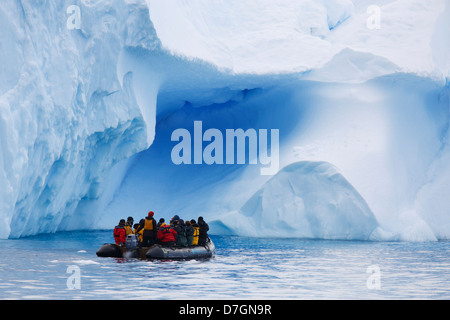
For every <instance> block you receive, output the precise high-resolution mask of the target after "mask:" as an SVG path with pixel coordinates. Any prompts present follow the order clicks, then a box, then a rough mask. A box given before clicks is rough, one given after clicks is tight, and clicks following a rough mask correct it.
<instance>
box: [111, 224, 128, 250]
mask: <svg viewBox="0 0 450 320" xmlns="http://www.w3.org/2000/svg"><path fill="white" fill-rule="evenodd" d="M113 234H114V240H115V241H116V244H118V245H123V244H125V242H126V241H127V235H126V232H125V219H121V220H120V221H119V225H117V226H116V227H115V228H114V233H113Z"/></svg>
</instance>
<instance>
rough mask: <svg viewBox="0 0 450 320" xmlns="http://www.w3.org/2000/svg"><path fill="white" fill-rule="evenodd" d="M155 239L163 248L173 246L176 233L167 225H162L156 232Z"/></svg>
mask: <svg viewBox="0 0 450 320" xmlns="http://www.w3.org/2000/svg"><path fill="white" fill-rule="evenodd" d="M156 238H157V239H158V241H159V243H161V244H162V245H163V246H175V242H176V241H177V232H176V231H175V230H173V229H172V228H171V227H170V226H168V225H167V224H165V223H163V224H162V225H161V227H160V228H159V230H158V234H157V236H156Z"/></svg>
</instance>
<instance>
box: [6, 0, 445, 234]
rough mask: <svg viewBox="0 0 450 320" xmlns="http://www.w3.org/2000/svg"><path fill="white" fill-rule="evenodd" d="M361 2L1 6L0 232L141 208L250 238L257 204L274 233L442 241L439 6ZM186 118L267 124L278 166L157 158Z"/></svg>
mask: <svg viewBox="0 0 450 320" xmlns="http://www.w3.org/2000/svg"><path fill="white" fill-rule="evenodd" d="M370 8H371V9H373V8H375V9H376V10H369V5H368V4H367V3H366V2H364V1H356V0H355V1H350V0H320V1H313V0H299V1H283V0H276V1H273V0H264V1H258V2H252V1H237V0H230V1H226V2H222V1H211V0H201V1H199V0H196V1H181V0H168V1H159V0H117V1H107V0H104V1H73V2H71V1H63V2H57V1H56V2H55V1H47V2H18V1H14V0H5V1H2V3H1V4H0V61H1V62H0V70H1V71H0V72H1V76H0V181H1V183H0V238H8V237H9V238H17V237H23V236H27V235H34V234H38V233H51V232H56V231H65V230H79V229H101V228H105V229H110V228H112V226H114V225H115V224H117V221H118V219H121V218H124V217H125V218H126V217H127V216H130V215H131V216H134V217H135V220H136V219H139V218H141V217H143V216H145V213H146V212H148V211H149V210H153V211H154V212H155V213H156V216H159V217H165V218H166V219H170V218H171V217H172V216H173V215H174V214H179V215H180V216H184V217H186V218H187V217H189V218H197V217H198V216H200V215H202V216H203V217H205V219H206V220H210V221H214V223H213V224H212V228H211V232H212V233H214V232H217V233H224V232H228V234H242V235H252V236H263V235H264V236H267V235H268V234H269V230H266V229H264V228H259V229H258V228H256V229H252V228H253V227H252V228H243V227H242V226H243V225H246V226H257V225H258V223H259V221H262V220H265V219H266V217H267V216H266V215H268V214H270V213H269V211H267V210H269V209H268V208H269V207H267V208H266V207H265V205H264V203H266V202H267V203H270V207H272V208H273V206H275V207H277V206H279V207H280V208H284V209H283V210H284V211H283V212H281V211H280V213H279V214H280V217H279V221H275V223H276V224H277V226H278V227H277V229H276V230H277V231H276V232H275V234H273V235H274V236H283V235H284V234H285V233H286V232H292V235H293V236H299V237H315V238H332V239H338V238H343V239H351V238H355V239H371V240H392V239H394V240H406V241H424V240H437V239H449V238H450V228H448V226H449V225H450V206H449V205H448V200H447V197H446V195H447V193H448V191H449V188H450V185H449V183H448V181H449V177H450V165H449V162H448V159H449V154H450V147H449V142H448V141H449V139H450V136H449V135H450V133H449V130H448V128H449V123H450V102H449V101H450V100H449V95H450V93H449V92H450V44H449V39H448V30H449V21H448V19H447V17H448V16H449V14H450V3H449V2H448V1H445V0H436V1H433V3H432V4H428V3H424V2H423V1H419V0H412V1H406V0H391V1H373V3H370ZM374 15H375V16H374ZM371 23H372V24H373V23H375V24H376V25H375V27H373V25H372V24H371ZM377 24H378V25H377ZM195 121H202V123H203V127H204V130H208V129H214V130H218V131H220V132H226V130H228V129H233V130H237V129H241V128H242V129H243V130H248V129H254V130H268V131H270V130H278V131H279V158H278V159H279V168H280V171H279V172H278V173H276V174H275V175H273V176H264V175H261V174H260V171H261V168H262V167H261V165H259V164H258V162H255V161H246V162H245V163H244V164H236V163H235V164H233V165H226V164H221V165H217V164H206V163H201V164H194V163H192V164H190V165H177V164H174V163H173V161H172V160H171V152H172V149H173V147H174V145H175V144H174V142H173V141H172V140H171V134H172V133H173V132H174V131H175V130H177V129H185V130H187V131H189V133H190V135H191V136H194V132H193V129H192V128H193V124H194V123H195ZM218 131H215V132H218ZM210 132H211V131H210ZM258 132H259V131H258ZM250 162H251V164H250ZM253 163H256V164H253ZM321 170H324V171H321ZM332 172H333V173H332ZM298 177H301V179H300V180H302V181H303V180H304V183H305V184H304V185H303V184H301V183H302V182H301V181H298V180H299V179H298ZM337 177H339V179H337ZM344 177H345V178H344ZM315 179H316V180H317V181H316V180H315ZM333 179H337V180H333ZM292 181H293V182H292ZM314 182H316V183H314ZM291 183H293V185H295V186H296V188H297V189H295V192H294V191H292V189H291ZM318 186H322V187H323V190H322V192H320V193H319V194H317V195H315V196H313V195H310V196H305V195H304V192H306V191H307V189H308V188H315V187H318ZM270 193H273V194H272V195H271V194H270ZM262 195H264V197H263V196H262ZM275 195H278V196H275ZM300 195H302V196H300ZM316 196H317V197H316ZM299 199H302V200H301V201H300V200H299ZM315 199H316V200H317V201H319V199H320V201H319V202H320V203H319V204H317V206H313V207H312V208H314V209H313V210H311V211H308V210H305V209H304V208H306V207H305V204H306V203H309V205H311V203H313V202H314V201H315ZM263 200H264V202H262V201H263ZM259 201H261V203H259ZM258 203H259V204H258ZM259 206H261V207H259ZM257 208H260V209H257ZM343 208H347V209H345V210H344V209H343ZM312 212H315V215H316V216H315V218H316V220H314V219H315V218H314V216H311V215H312ZM333 212H334V213H335V214H334V215H333ZM270 218H273V216H271V217H270ZM288 221H303V222H304V224H303V227H301V226H300V225H296V227H295V228H293V229H292V227H289V226H288V223H287V222H288ZM327 223H329V224H327ZM258 230H262V231H261V233H259V231H258Z"/></svg>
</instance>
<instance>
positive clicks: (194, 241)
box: [192, 225, 200, 246]
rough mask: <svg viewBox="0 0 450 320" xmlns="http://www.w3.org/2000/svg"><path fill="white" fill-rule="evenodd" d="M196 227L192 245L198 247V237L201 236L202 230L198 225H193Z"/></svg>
mask: <svg viewBox="0 0 450 320" xmlns="http://www.w3.org/2000/svg"><path fill="white" fill-rule="evenodd" d="M193 227H194V238H193V240H192V245H193V246H196V245H198V236H199V234H200V228H199V227H198V226H197V225H193Z"/></svg>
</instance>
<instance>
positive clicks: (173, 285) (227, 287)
mask: <svg viewBox="0 0 450 320" xmlns="http://www.w3.org/2000/svg"><path fill="white" fill-rule="evenodd" d="M211 238H212V240H213V241H214V243H215V245H216V255H215V257H214V258H213V259H209V260H205V261H195V260H193V261H143V260H137V259H131V260H125V259H115V258H99V257H97V256H96V254H95V252H96V251H97V249H98V248H99V247H100V246H101V245H102V244H103V243H107V242H111V241H112V240H113V238H112V231H92V232H91V231H89V232H62V233H57V234H52V235H41V236H34V237H28V238H23V239H18V240H0V248H1V251H2V255H1V256H0V299H58V300H61V299H62V300H70V299H85V300H89V299H97V300H98V299H100V300H109V299H188V300H190V299H195V300H199V299H228V300H234V299H283V300H285V299H450V241H439V242H423V243H422V242H418V243H414V242H364V241H325V240H301V239H264V238H261V239H259V238H258V239H254V238H245V237H234V236H227V237H224V236H211Z"/></svg>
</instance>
